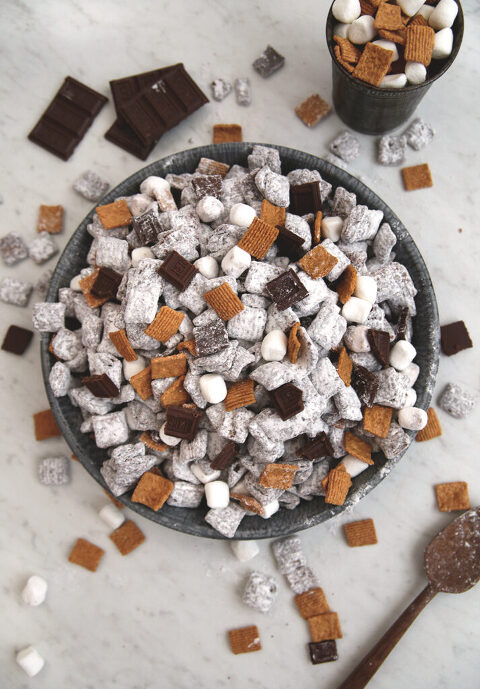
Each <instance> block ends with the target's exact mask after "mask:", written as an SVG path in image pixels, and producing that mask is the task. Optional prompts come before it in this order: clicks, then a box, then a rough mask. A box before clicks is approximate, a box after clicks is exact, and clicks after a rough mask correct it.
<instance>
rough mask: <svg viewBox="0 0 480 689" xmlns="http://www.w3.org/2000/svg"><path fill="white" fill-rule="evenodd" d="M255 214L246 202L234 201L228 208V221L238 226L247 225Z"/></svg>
mask: <svg viewBox="0 0 480 689" xmlns="http://www.w3.org/2000/svg"><path fill="white" fill-rule="evenodd" d="M256 215H257V214H256V213H255V209H254V208H252V207H251V206H247V204H246V203H234V204H233V206H232V207H231V208H230V222H231V223H232V225H237V226H238V227H248V226H249V225H250V224H251V222H252V221H253V219H254V218H255V217H256Z"/></svg>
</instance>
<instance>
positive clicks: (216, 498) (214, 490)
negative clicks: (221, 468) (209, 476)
mask: <svg viewBox="0 0 480 689" xmlns="http://www.w3.org/2000/svg"><path fill="white" fill-rule="evenodd" d="M205 498H206V499H207V505H208V507H210V508H211V509H222V508H223V507H227V506H228V503H229V502H230V489H229V487H228V483H225V481H210V483H206V484H205Z"/></svg>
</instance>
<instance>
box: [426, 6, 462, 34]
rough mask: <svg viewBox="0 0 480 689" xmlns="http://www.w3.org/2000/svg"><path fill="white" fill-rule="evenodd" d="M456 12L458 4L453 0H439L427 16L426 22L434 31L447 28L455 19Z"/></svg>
mask: <svg viewBox="0 0 480 689" xmlns="http://www.w3.org/2000/svg"><path fill="white" fill-rule="evenodd" d="M457 14H458V5H457V3H456V2H455V0H440V2H439V3H438V5H437V6H436V7H435V9H434V10H433V12H432V13H431V14H430V16H429V18H428V24H429V26H431V27H432V29H435V31H440V30H441V29H449V28H450V27H451V26H452V24H453V22H454V21H455V17H456V16H457Z"/></svg>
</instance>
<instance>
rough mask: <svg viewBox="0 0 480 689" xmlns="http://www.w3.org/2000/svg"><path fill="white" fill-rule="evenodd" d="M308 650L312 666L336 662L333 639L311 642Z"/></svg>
mask: <svg viewBox="0 0 480 689" xmlns="http://www.w3.org/2000/svg"><path fill="white" fill-rule="evenodd" d="M308 648H309V651H310V658H311V661H312V665H319V664H320V663H330V662H331V661H332V660H338V653H337V643H336V641H334V640H333V639H332V640H331V641H311V642H310V643H309V644H308Z"/></svg>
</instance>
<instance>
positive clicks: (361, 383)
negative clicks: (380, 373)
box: [351, 364, 378, 407]
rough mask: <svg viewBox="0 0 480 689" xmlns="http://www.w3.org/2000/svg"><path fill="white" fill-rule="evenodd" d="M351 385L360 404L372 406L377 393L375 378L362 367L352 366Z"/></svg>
mask: <svg viewBox="0 0 480 689" xmlns="http://www.w3.org/2000/svg"><path fill="white" fill-rule="evenodd" d="M351 384H352V388H353V389H354V390H355V392H356V393H357V395H358V397H359V399H360V401H361V402H362V404H366V405H367V407H371V406H373V403H374V401H375V397H376V395H377V392H378V378H377V376H376V375H375V374H374V373H372V371H369V370H368V369H367V368H365V367H364V366H359V365H358V364H354V366H353V371H352V381H351Z"/></svg>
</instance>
